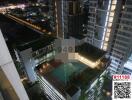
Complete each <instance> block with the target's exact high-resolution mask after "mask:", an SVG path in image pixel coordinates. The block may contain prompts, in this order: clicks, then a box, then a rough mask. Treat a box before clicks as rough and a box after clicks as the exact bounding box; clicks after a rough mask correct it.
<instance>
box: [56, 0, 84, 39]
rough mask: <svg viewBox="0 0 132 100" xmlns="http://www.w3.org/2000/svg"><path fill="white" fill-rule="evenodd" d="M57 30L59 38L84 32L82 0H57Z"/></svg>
mask: <svg viewBox="0 0 132 100" xmlns="http://www.w3.org/2000/svg"><path fill="white" fill-rule="evenodd" d="M54 5H55V13H56V16H55V17H56V32H57V37H59V38H68V37H69V35H75V34H82V24H83V12H82V7H81V3H80V0H55V2H54Z"/></svg>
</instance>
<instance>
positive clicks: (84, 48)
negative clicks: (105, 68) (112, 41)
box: [75, 43, 106, 62]
mask: <svg viewBox="0 0 132 100" xmlns="http://www.w3.org/2000/svg"><path fill="white" fill-rule="evenodd" d="M75 50H76V52H78V53H79V54H80V55H81V56H83V57H85V58H87V59H89V60H91V61H93V62H95V61H97V60H98V59H100V58H101V57H103V56H104V55H105V53H106V52H105V51H103V50H100V49H99V48H96V47H94V46H92V45H91V44H88V43H84V44H82V45H79V46H76V49H75Z"/></svg>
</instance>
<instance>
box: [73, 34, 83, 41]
mask: <svg viewBox="0 0 132 100" xmlns="http://www.w3.org/2000/svg"><path fill="white" fill-rule="evenodd" d="M71 36H72V37H74V38H76V39H79V40H81V39H84V38H85V36H83V35H82V34H72V35H71Z"/></svg>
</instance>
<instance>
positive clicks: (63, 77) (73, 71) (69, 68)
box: [51, 61, 88, 84]
mask: <svg viewBox="0 0 132 100" xmlns="http://www.w3.org/2000/svg"><path fill="white" fill-rule="evenodd" d="M87 67H88V66H87V65H85V64H83V63H81V62H78V61H76V62H68V63H64V64H61V65H60V66H58V67H57V68H55V69H54V70H52V71H51V74H52V75H53V76H54V77H56V78H57V79H59V80H60V81H61V82H63V83H64V84H67V82H68V81H69V80H70V79H71V78H73V77H74V76H76V75H77V74H79V73H80V72H82V71H83V70H84V69H86V68H87Z"/></svg>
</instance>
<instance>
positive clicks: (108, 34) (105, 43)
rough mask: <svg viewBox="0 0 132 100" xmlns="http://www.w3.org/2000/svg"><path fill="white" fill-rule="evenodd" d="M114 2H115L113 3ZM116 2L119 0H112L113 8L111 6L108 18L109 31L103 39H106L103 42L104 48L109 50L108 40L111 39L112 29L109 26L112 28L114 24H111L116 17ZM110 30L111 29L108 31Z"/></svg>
mask: <svg viewBox="0 0 132 100" xmlns="http://www.w3.org/2000/svg"><path fill="white" fill-rule="evenodd" d="M113 3H114V4H113ZM116 3H117V0H113V1H112V4H111V5H112V6H111V8H110V12H109V18H108V23H107V24H108V26H107V32H106V34H105V39H103V40H104V43H103V50H105V51H106V50H107V48H108V41H109V37H110V31H111V29H109V28H108V27H110V28H111V26H112V24H110V23H112V22H113V19H114V14H115V11H114V10H115V8H116ZM109 6H110V2H109ZM108 30H109V31H108Z"/></svg>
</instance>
